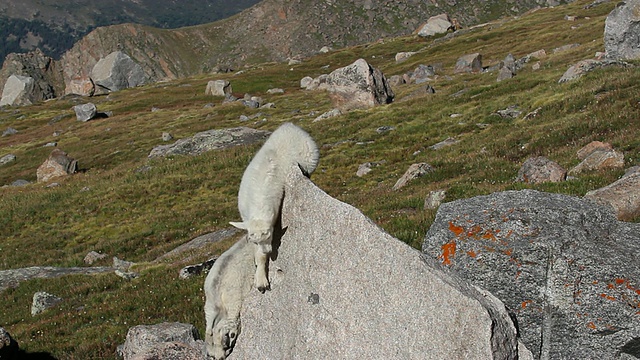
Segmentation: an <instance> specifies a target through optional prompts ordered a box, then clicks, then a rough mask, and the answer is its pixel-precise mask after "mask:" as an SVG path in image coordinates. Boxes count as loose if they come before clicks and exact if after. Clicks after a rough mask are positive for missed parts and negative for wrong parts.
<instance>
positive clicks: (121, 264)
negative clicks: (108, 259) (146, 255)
mask: <svg viewBox="0 0 640 360" xmlns="http://www.w3.org/2000/svg"><path fill="white" fill-rule="evenodd" d="M135 264H136V263H134V262H132V261H127V260H122V259H119V258H118V257H117V256H114V257H113V268H114V269H116V270H119V271H122V272H127V271H129V269H130V268H131V267H132V266H133V265H135Z"/></svg>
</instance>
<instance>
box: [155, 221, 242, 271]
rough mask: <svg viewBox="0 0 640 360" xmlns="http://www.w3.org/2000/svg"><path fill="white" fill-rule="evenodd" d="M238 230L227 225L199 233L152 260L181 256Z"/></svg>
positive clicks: (231, 234) (220, 239) (232, 234)
mask: <svg viewBox="0 0 640 360" xmlns="http://www.w3.org/2000/svg"><path fill="white" fill-rule="evenodd" d="M239 232H240V230H238V229H236V228H235V227H228V228H225V229H222V230H218V231H214V232H211V233H208V234H204V235H200V236H198V237H196V238H195V239H193V240H191V241H189V242H188V243H186V244H182V245H180V246H178V247H177V248H175V249H173V250H171V251H169V252H168V253H166V254H164V255H161V256H159V257H158V258H157V259H155V260H154V262H159V261H162V260H166V259H170V258H174V257H178V256H182V254H184V253H186V252H191V251H197V250H200V249H202V248H203V247H204V246H205V245H207V244H213V243H217V242H220V241H223V240H226V239H229V238H230V237H232V236H235V235H236V234H238V233H239Z"/></svg>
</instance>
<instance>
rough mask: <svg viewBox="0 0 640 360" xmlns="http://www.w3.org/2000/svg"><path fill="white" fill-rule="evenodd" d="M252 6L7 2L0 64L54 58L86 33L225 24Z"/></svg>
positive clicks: (114, 0) (241, 2)
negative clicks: (15, 57)
mask: <svg viewBox="0 0 640 360" xmlns="http://www.w3.org/2000/svg"><path fill="white" fill-rule="evenodd" d="M256 2H257V0H237V1H228V0H206V1H193V0H185V1H179V2H177V1H172V0H162V1H151V0H141V1H121V0H107V1H92V0H61V1H51V0H40V1H35V0H6V1H3V2H2V3H1V4H0V38H2V39H3V42H2V45H1V46H0V62H2V61H3V60H4V58H5V56H6V55H7V54H9V53H12V52H18V53H21V52H27V51H31V50H34V49H36V48H39V49H40V50H42V51H43V52H44V53H45V54H47V55H49V56H52V57H54V58H58V57H59V56H60V55H61V54H62V53H63V52H64V51H66V50H68V49H69V48H70V47H71V46H72V45H73V43H74V42H76V41H78V40H79V39H80V38H81V37H82V36H84V35H85V34H87V33H88V32H89V31H90V30H92V29H94V28H96V27H100V26H108V25H113V24H123V23H137V24H144V25H149V26H153V27H158V28H171V29H172V28H178V27H183V26H191V25H197V24H205V23H210V22H213V21H216V20H220V19H224V18H227V17H229V16H231V15H234V14H236V13H238V12H240V11H241V10H244V9H246V8H248V7H250V6H251V5H253V4H255V3H256Z"/></svg>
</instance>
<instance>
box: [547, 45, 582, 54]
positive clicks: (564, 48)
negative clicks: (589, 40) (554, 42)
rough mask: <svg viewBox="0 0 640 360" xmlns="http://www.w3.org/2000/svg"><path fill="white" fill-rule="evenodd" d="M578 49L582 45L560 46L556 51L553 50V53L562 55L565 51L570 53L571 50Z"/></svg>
mask: <svg viewBox="0 0 640 360" xmlns="http://www.w3.org/2000/svg"><path fill="white" fill-rule="evenodd" d="M577 47H580V44H567V45H562V46H559V47H557V48H555V49H553V53H554V54H557V53H561V52H565V51H569V50H571V49H575V48H577Z"/></svg>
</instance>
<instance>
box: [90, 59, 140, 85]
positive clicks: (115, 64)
mask: <svg viewBox="0 0 640 360" xmlns="http://www.w3.org/2000/svg"><path fill="white" fill-rule="evenodd" d="M91 79H93V82H94V84H95V93H96V94H107V93H110V92H113V91H119V90H124V89H128V88H132V87H136V86H140V85H144V84H145V83H146V82H147V75H146V74H145V73H144V70H143V69H142V66H140V65H139V64H138V63H136V62H135V61H133V59H131V58H130V57H129V55H127V54H125V53H123V52H121V51H115V52H112V53H111V54H109V55H107V56H106V57H104V58H102V59H100V60H99V61H98V62H97V63H96V64H95V65H94V66H93V69H92V70H91Z"/></svg>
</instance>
